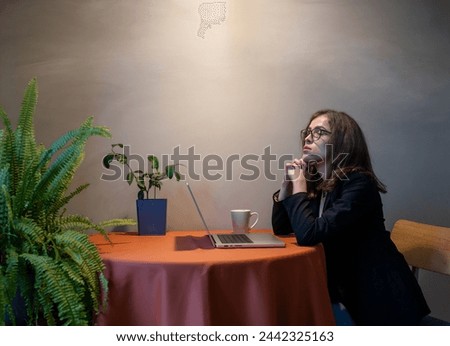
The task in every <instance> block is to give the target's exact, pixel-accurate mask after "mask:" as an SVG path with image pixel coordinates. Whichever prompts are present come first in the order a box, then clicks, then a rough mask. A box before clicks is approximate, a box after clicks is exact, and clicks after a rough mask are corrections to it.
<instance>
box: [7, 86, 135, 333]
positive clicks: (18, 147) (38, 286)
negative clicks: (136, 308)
mask: <svg viewBox="0 0 450 346" xmlns="http://www.w3.org/2000/svg"><path fill="white" fill-rule="evenodd" d="M36 102H37V84H36V79H32V80H31V81H30V82H29V83H28V86H27V88H26V91H25V95H24V98H23V102H22V108H21V111H20V114H19V118H18V124H17V127H16V129H13V127H12V125H11V121H10V119H9V118H8V116H7V115H6V112H5V111H4V110H3V109H2V108H1V107H0V119H1V121H2V123H3V128H1V129H0V316H1V318H0V324H29V325H34V324H47V325H60V324H63V325H89V324H92V323H93V322H94V319H95V315H96V314H97V313H98V312H99V311H100V309H101V308H102V306H104V305H103V303H105V302H106V298H107V280H106V279H105V277H104V276H103V273H102V272H103V269H104V264H103V262H102V259H101V258H100V255H99V253H98V250H97V248H96V247H95V246H94V245H93V244H92V243H91V242H90V241H89V235H88V233H87V232H86V231H88V230H95V231H98V232H100V233H102V234H104V235H105V237H107V235H106V231H105V227H107V226H116V225H129V224H133V223H135V222H134V220H128V219H115V220H109V221H105V222H101V223H98V224H95V223H93V222H92V221H91V220H90V219H89V218H87V217H85V216H81V215H68V214H67V213H66V205H67V203H68V202H69V201H70V200H72V198H73V197H75V196H77V195H78V194H80V193H81V192H82V191H83V190H85V189H86V188H87V187H88V184H84V185H81V186H79V187H77V188H75V189H74V190H73V191H69V185H70V184H71V182H72V180H73V177H74V174H75V171H76V169H77V168H78V166H79V165H80V163H81V162H82V159H83V156H84V148H85V143H86V141H87V139H88V138H89V137H91V136H102V137H110V133H109V131H108V130H107V129H106V128H104V127H100V126H94V125H93V118H92V117H90V118H88V119H87V120H86V121H85V122H84V123H83V124H82V125H81V126H80V127H79V128H78V129H75V130H72V131H69V132H67V133H66V134H64V135H63V136H61V137H60V138H58V139H57V140H56V141H55V142H53V143H52V144H51V145H50V146H49V147H48V148H46V147H45V146H44V145H42V144H37V143H36V140H35V136H34V120H33V117H34V111H35V107H36ZM102 297H103V299H102ZM20 311H22V312H23V314H22V315H21V316H20Z"/></svg>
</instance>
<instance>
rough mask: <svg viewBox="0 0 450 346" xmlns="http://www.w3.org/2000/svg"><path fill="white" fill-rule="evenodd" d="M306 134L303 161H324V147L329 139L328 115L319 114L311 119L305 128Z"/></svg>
mask: <svg viewBox="0 0 450 346" xmlns="http://www.w3.org/2000/svg"><path fill="white" fill-rule="evenodd" d="M306 134H307V136H306V137H305V143H304V145H303V156H302V159H303V160H304V161H305V162H310V161H316V162H317V163H321V162H324V161H325V157H326V151H325V148H326V144H327V143H328V142H329V140H330V134H331V128H330V124H329V123H328V117H327V116H326V115H320V116H318V117H317V118H315V119H313V121H311V123H310V124H309V126H308V128H307V133H306Z"/></svg>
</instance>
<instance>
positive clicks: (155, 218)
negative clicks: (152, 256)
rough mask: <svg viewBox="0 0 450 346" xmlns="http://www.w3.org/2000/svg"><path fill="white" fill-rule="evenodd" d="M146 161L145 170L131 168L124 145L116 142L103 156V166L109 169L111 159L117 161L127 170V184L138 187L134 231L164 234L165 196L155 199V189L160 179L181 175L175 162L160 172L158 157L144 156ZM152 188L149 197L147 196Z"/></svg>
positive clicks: (177, 178)
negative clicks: (146, 169)
mask: <svg viewBox="0 0 450 346" xmlns="http://www.w3.org/2000/svg"><path fill="white" fill-rule="evenodd" d="M117 148H120V152H118V151H116V149H117ZM147 160H148V165H149V169H148V171H147V172H145V171H143V170H141V169H138V170H133V169H132V168H131V166H130V161H129V160H128V156H127V155H126V153H125V152H124V145H123V144H121V143H117V144H112V145H111V152H110V153H109V154H107V155H106V156H105V157H104V158H103V166H104V167H105V168H108V169H109V168H110V167H111V162H112V161H117V162H118V163H120V164H121V165H123V167H124V168H126V170H127V171H128V173H127V175H126V180H127V182H128V184H129V185H132V184H133V182H135V183H136V185H137V187H138V189H139V191H138V194H137V200H136V212H137V219H138V234H139V235H164V234H166V220H167V199H165V198H159V199H158V198H156V192H157V190H161V187H162V184H163V180H165V179H172V178H173V177H175V178H176V180H177V181H179V180H180V179H181V175H180V173H179V172H177V171H176V169H175V168H176V165H167V166H165V167H164V169H163V171H160V167H159V160H158V158H157V157H156V156H155V155H148V156H147ZM152 188H153V198H149V195H150V190H151V189H152Z"/></svg>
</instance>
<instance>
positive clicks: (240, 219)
mask: <svg viewBox="0 0 450 346" xmlns="http://www.w3.org/2000/svg"><path fill="white" fill-rule="evenodd" d="M252 216H256V220H255V222H253V224H252V225H251V226H250V218H251V217H252ZM258 219H259V215H258V213H257V212H256V211H251V210H250V209H233V210H231V223H232V224H233V232H234V233H247V232H248V231H249V230H251V229H252V228H253V227H255V225H256V223H257V222H258Z"/></svg>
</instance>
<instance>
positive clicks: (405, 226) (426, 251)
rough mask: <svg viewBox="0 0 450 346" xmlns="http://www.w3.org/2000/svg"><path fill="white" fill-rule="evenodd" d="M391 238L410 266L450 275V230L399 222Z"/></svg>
mask: <svg viewBox="0 0 450 346" xmlns="http://www.w3.org/2000/svg"><path fill="white" fill-rule="evenodd" d="M391 238H392V241H393V242H394V243H395V245H396V246H397V248H398V250H399V251H400V252H401V253H402V254H403V256H405V259H406V261H407V262H408V264H409V265H410V266H412V267H415V268H421V269H426V270H430V271H433V272H436V273H441V274H446V275H450V228H448V227H439V226H433V225H427V224H423V223H418V222H413V221H408V220H398V221H397V222H396V223H395V224H394V227H393V229H392V232H391Z"/></svg>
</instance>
